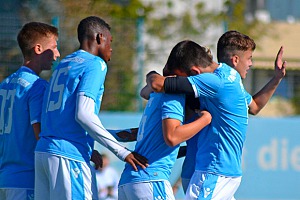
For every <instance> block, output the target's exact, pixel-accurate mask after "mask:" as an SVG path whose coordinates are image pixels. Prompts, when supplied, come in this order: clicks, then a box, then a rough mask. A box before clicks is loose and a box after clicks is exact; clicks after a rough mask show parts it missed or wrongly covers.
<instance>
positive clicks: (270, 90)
mask: <svg viewBox="0 0 300 200" xmlns="http://www.w3.org/2000/svg"><path fill="white" fill-rule="evenodd" d="M281 80H282V79H281V78H277V77H275V76H274V77H273V78H272V79H271V80H270V81H269V82H268V83H267V84H266V85H265V86H264V87H263V88H262V89H261V90H260V91H259V92H258V93H256V94H255V95H254V96H253V97H252V98H253V101H254V102H255V105H256V106H254V107H251V106H250V108H249V113H250V114H253V115H256V114H257V113H259V112H260V111H261V109H263V107H264V106H265V105H266V104H267V103H268V101H269V100H270V98H271V97H272V96H273V94H274V92H275V90H276V88H277V87H278V85H279V83H280V82H281Z"/></svg>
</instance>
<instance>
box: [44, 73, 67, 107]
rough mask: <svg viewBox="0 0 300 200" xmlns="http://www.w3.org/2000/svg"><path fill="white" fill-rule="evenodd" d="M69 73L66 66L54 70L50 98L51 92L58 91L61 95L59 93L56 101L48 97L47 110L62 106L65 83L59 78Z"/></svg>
mask: <svg viewBox="0 0 300 200" xmlns="http://www.w3.org/2000/svg"><path fill="white" fill-rule="evenodd" d="M67 73H68V67H64V68H61V69H59V70H58V71H54V72H53V81H52V82H51V85H50V94H49V98H50V96H51V94H52V93H55V92H58V93H59V95H58V99H57V100H56V101H49V99H48V104H47V105H48V106H47V108H48V109H47V111H54V110H57V109H59V108H60V107H61V104H62V96H63V92H64V88H65V85H64V84H59V83H58V80H59V77H60V76H62V75H66V74H67Z"/></svg>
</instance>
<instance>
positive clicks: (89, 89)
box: [37, 50, 107, 160]
mask: <svg viewBox="0 0 300 200" xmlns="http://www.w3.org/2000/svg"><path fill="white" fill-rule="evenodd" d="M106 71H107V69H106V64H105V63H104V61H103V60H102V59H101V58H99V57H97V56H94V55H92V54H90V53H88V52H85V51H83V50H78V51H76V52H74V53H72V54H70V55H69V56H67V57H66V58H64V59H63V60H61V62H60V63H59V65H58V66H57V68H56V69H55V71H54V72H53V74H52V77H51V79H50V83H49V87H47V89H46V92H45V96H44V101H43V110H42V112H43V115H42V132H41V134H40V135H41V140H40V141H39V143H38V146H37V150H38V151H47V152H50V153H56V154H59V155H61V154H63V155H64V156H67V157H69V158H73V159H76V160H82V157H84V158H85V159H86V160H87V159H89V156H88V155H87V153H86V152H90V151H91V143H90V142H91V141H92V140H90V139H91V138H90V137H89V136H88V134H87V132H86V131H85V130H84V129H83V128H82V127H81V126H80V125H79V124H78V123H77V122H76V120H75V112H76V102H77V95H78V94H79V93H80V92H84V94H85V96H88V97H91V98H93V100H94V101H95V106H96V109H95V110H99V109H100V104H101V96H102V94H103V91H104V85H103V83H104V80H105V75H106ZM95 80H97V84H89V81H95ZM58 144H59V145H58Z"/></svg>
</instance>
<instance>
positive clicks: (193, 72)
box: [190, 66, 201, 75]
mask: <svg viewBox="0 0 300 200" xmlns="http://www.w3.org/2000/svg"><path fill="white" fill-rule="evenodd" d="M190 72H191V75H197V74H201V70H200V68H199V67H197V66H192V67H191V69H190Z"/></svg>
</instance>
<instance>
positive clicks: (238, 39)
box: [217, 30, 256, 63]
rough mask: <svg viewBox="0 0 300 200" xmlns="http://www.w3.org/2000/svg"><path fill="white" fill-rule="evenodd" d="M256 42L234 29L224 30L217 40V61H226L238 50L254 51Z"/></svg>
mask: <svg viewBox="0 0 300 200" xmlns="http://www.w3.org/2000/svg"><path fill="white" fill-rule="evenodd" d="M255 47H256V44H255V42H254V40H253V39H251V38H250V37H249V36H247V35H244V34H242V33H240V32H238V31H236V30H230V31H227V32H225V33H224V34H223V35H222V36H221V37H220V38H219V40H218V44H217V58H218V61H219V62H225V63H226V62H227V61H228V60H229V59H230V57H231V56H233V55H234V54H237V52H238V51H248V50H252V51H254V50H255Z"/></svg>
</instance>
